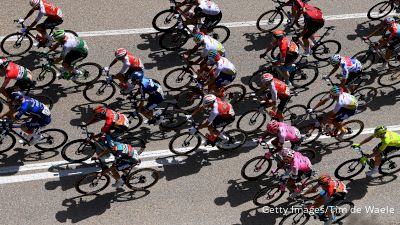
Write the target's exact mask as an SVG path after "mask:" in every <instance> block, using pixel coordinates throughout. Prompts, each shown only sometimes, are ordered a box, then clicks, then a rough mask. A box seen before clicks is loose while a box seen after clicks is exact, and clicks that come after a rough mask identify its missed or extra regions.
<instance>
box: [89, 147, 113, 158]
mask: <svg viewBox="0 0 400 225" xmlns="http://www.w3.org/2000/svg"><path fill="white" fill-rule="evenodd" d="M109 152H110V149H108V148H107V149H105V150H104V151H101V152H99V153H96V154H95V156H94V157H93V158H96V159H99V158H101V157H103V156H105V155H107V154H108V153H109Z"/></svg>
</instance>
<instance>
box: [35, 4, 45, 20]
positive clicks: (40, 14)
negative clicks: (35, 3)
mask: <svg viewBox="0 0 400 225" xmlns="http://www.w3.org/2000/svg"><path fill="white" fill-rule="evenodd" d="M45 13H46V12H45V11H44V7H42V6H40V9H39V13H38V15H37V17H36V19H35V22H39V20H41V19H42V18H43V16H44V15H45Z"/></svg>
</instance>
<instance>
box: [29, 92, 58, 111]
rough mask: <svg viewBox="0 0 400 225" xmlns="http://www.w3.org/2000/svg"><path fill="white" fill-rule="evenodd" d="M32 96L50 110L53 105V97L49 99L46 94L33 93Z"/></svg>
mask: <svg viewBox="0 0 400 225" xmlns="http://www.w3.org/2000/svg"><path fill="white" fill-rule="evenodd" d="M32 98H34V99H36V100H38V101H39V102H41V103H43V104H45V105H46V106H47V107H48V108H49V109H50V110H51V109H52V108H53V106H54V103H53V99H51V98H50V97H49V96H47V95H33V96H32Z"/></svg>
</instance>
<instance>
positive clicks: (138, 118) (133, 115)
mask: <svg viewBox="0 0 400 225" xmlns="http://www.w3.org/2000/svg"><path fill="white" fill-rule="evenodd" d="M122 114H124V115H125V116H126V117H127V118H128V120H129V127H128V131H131V130H134V129H136V128H138V127H139V126H140V125H142V123H143V116H142V115H140V114H139V113H137V112H132V110H130V111H125V112H122Z"/></svg>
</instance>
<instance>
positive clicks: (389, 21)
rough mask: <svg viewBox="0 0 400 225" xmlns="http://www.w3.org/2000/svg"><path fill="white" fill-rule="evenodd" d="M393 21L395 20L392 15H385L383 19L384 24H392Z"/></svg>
mask: <svg viewBox="0 0 400 225" xmlns="http://www.w3.org/2000/svg"><path fill="white" fill-rule="evenodd" d="M394 22H396V20H395V19H394V18H393V17H387V18H386V19H385V24H386V25H387V26H389V25H392V24H393V23H394Z"/></svg>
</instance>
